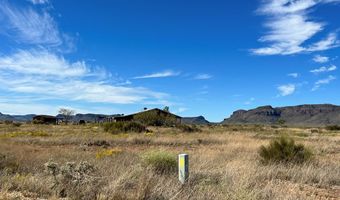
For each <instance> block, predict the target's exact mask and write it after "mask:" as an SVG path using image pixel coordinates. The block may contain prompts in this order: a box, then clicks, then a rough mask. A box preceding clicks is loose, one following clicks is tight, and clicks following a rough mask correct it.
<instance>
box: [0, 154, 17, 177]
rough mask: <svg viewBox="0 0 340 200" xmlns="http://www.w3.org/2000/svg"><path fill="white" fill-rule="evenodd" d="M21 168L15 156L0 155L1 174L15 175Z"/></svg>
mask: <svg viewBox="0 0 340 200" xmlns="http://www.w3.org/2000/svg"><path fill="white" fill-rule="evenodd" d="M18 168H19V164H18V162H17V161H16V158H15V157H14V156H10V155H7V154H2V153H0V173H1V172H7V173H15V172H16V171H17V170H18Z"/></svg>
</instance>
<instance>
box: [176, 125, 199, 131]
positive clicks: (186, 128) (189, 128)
mask: <svg viewBox="0 0 340 200" xmlns="http://www.w3.org/2000/svg"><path fill="white" fill-rule="evenodd" d="M176 128H178V129H179V130H181V131H183V132H186V133H193V132H200V131H201V129H199V128H198V127H197V126H196V125H191V126H190V125H186V124H178V125H176Z"/></svg>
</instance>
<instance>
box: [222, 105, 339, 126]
mask: <svg viewBox="0 0 340 200" xmlns="http://www.w3.org/2000/svg"><path fill="white" fill-rule="evenodd" d="M222 123H223V124H278V123H282V124H287V125H298V126H325V125H331V124H340V106H336V105H331V104H313V105H299V106H288V107H277V108H273V107H272V106H262V107H258V108H256V109H251V110H238V111H235V112H234V113H233V114H232V115H231V116H230V118H227V119H225V120H224V121H223V122H222Z"/></svg>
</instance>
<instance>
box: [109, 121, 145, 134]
mask: <svg viewBox="0 0 340 200" xmlns="http://www.w3.org/2000/svg"><path fill="white" fill-rule="evenodd" d="M104 131H106V132H110V133H112V134H119V133H121V132H124V133H126V132H136V133H141V132H145V131H146V127H145V126H144V125H143V124H140V123H138V122H112V123H105V124H104Z"/></svg>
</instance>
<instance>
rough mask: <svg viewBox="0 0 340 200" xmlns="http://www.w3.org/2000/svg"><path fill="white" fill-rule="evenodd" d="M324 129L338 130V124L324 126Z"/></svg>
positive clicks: (339, 127)
mask: <svg viewBox="0 0 340 200" xmlns="http://www.w3.org/2000/svg"><path fill="white" fill-rule="evenodd" d="M326 129H327V130H329V131H340V126H339V125H330V126H326Z"/></svg>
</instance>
